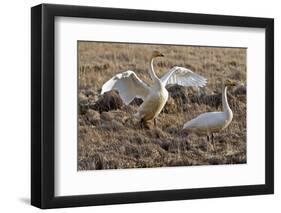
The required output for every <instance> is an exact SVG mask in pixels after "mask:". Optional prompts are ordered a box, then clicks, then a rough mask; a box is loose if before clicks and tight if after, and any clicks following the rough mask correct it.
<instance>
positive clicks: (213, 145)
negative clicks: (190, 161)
mask: <svg viewBox="0 0 281 213" xmlns="http://www.w3.org/2000/svg"><path fill="white" fill-rule="evenodd" d="M214 138H215V137H214V133H212V148H213V151H215V150H216V145H215V143H214Z"/></svg>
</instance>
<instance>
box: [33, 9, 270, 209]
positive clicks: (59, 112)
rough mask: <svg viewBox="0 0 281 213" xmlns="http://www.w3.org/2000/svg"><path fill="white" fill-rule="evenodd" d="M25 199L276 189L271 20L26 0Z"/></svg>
mask: <svg viewBox="0 0 281 213" xmlns="http://www.w3.org/2000/svg"><path fill="white" fill-rule="evenodd" d="M31 41H32V42H31V52H32V54H31V59H32V63H31V84H32V85H31V90H32V91H31V97H32V98H31V99H32V102H31V110H32V117H31V121H32V122H31V123H32V126H31V128H32V134H31V135H32V137H31V149H32V150H31V153H32V154H31V204H32V205H34V206H37V207H39V208H59V207H74V206H89V205H105V204H121V203H137V202H153V201H169V200H183V199H197V198H215V197H227V196H245V195H259V194H272V193H273V192H274V155H273V154H274V152H273V145H274V20H273V19H270V18H256V17H238V16H222V15H209V14H193V13H177V12H165V11H146V10H129V9H113V8H101V7H85V6H66V5H51V4H42V5H38V6H35V7H33V8H32V9H31Z"/></svg>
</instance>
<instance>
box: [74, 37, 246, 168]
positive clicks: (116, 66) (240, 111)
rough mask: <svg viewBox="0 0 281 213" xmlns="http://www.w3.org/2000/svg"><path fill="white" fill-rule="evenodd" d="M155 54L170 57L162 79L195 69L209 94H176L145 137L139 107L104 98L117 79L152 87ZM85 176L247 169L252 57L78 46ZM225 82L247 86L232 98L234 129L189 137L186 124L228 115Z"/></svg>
mask: <svg viewBox="0 0 281 213" xmlns="http://www.w3.org/2000/svg"><path fill="white" fill-rule="evenodd" d="M152 50H159V51H161V52H163V53H164V55H165V56H166V57H165V58H163V59H157V60H156V61H155V63H154V67H155V70H156V72H157V74H158V76H162V75H163V74H164V73H165V72H166V71H167V70H168V69H169V68H171V67H172V66H173V65H178V66H183V67H187V68H190V69H192V70H193V71H195V72H196V73H198V74H200V75H203V76H204V77H206V78H207V79H208V85H207V87H206V88H204V89H201V90H196V89H192V88H184V87H180V86H172V87H170V88H169V89H168V90H169V93H170V97H169V100H168V102H167V104H166V106H165V108H164V109H163V111H162V112H161V113H160V115H159V116H158V119H157V120H158V127H157V128H151V129H142V128H140V126H139V125H138V123H137V122H136V121H134V120H129V121H128V122H124V119H125V118H128V117H132V114H133V113H135V112H136V111H137V109H138V105H139V104H140V101H139V100H135V101H133V103H131V104H130V105H129V106H125V105H124V104H123V102H122V100H121V99H120V97H119V95H118V93H116V92H115V91H112V92H109V93H107V94H105V95H104V96H100V90H101V86H102V85H103V83H104V82H106V81H107V80H108V79H110V78H111V77H112V76H113V75H115V74H117V73H119V72H122V71H126V70H128V69H131V70H134V71H135V72H136V73H137V75H138V76H139V77H140V78H141V79H142V80H144V81H145V82H147V83H150V82H151V81H150V79H149V75H148V72H147V69H148V60H149V57H150V55H151V52H152ZM78 54H79V118H78V119H79V124H78V125H79V128H78V129H79V140H78V170H91V169H117V168H118V169H120V168H144V167H164V166H188V165H207V164H236V163H245V162H246V86H245V82H246V49H241V48H210V47H194V46H169V45H136V44H117V43H96V42H79V43H78ZM220 78H230V79H233V80H236V81H237V82H239V83H240V86H238V87H236V88H233V89H232V90H231V89H230V90H229V93H228V99H229V103H230V106H231V108H232V110H233V113H234V118H233V121H232V123H231V124H230V126H229V127H228V128H227V129H225V130H224V131H222V132H221V133H219V134H216V136H215V149H214V150H213V149H210V144H209V142H208V141H207V139H206V137H199V136H197V135H194V134H191V135H188V136H187V134H186V133H185V132H183V131H182V126H183V124H184V123H185V122H186V121H188V120H190V119H192V118H194V117H195V116H197V115H199V114H200V113H203V112H208V111H216V110H221V83H220V80H219V79H220Z"/></svg>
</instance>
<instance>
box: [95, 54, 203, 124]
mask: <svg viewBox="0 0 281 213" xmlns="http://www.w3.org/2000/svg"><path fill="white" fill-rule="evenodd" d="M157 57H164V55H163V54H162V53H160V52H159V51H153V53H152V56H151V58H150V66H149V74H150V77H151V79H152V80H153V83H152V85H150V86H149V85H147V84H146V83H144V82H143V81H142V80H141V79H139V78H138V76H137V75H136V74H135V73H134V72H133V71H131V70H128V71H125V72H122V73H119V74H117V75H115V76H114V77H113V78H111V79H110V80H108V81H107V82H105V83H104V85H103V86H102V91H101V94H104V93H105V92H107V91H110V90H117V91H118V92H119V95H120V97H121V98H122V100H123V101H124V102H125V104H127V105H128V104H129V103H130V102H131V101H132V100H133V99H134V98H135V97H138V98H141V99H142V100H143V103H142V104H141V106H140V107H139V109H138V112H137V113H136V114H135V117H137V118H138V119H140V121H141V123H142V124H144V125H145V127H148V125H147V121H149V120H152V119H154V125H155V126H156V119H155V118H156V117H157V116H158V115H159V113H160V112H161V110H162V109H163V107H164V105H165V104H166V102H167V100H168V96H169V93H168V91H167V89H166V88H165V87H166V85H168V84H179V85H182V86H195V87H204V86H205V85H206V83H207V80H206V79H205V78H204V77H202V76H200V75H198V74H196V73H194V72H192V71H191V70H189V69H186V68H184V67H178V66H175V67H173V68H172V69H170V70H169V71H168V72H167V73H166V74H165V75H164V76H163V77H162V78H158V77H157V76H156V74H155V72H154V69H153V61H154V59H155V58H157Z"/></svg>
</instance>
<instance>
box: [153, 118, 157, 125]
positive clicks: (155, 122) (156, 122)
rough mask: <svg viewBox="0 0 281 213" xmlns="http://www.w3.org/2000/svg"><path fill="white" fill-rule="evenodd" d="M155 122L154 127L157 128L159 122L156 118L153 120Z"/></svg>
mask: <svg viewBox="0 0 281 213" xmlns="http://www.w3.org/2000/svg"><path fill="white" fill-rule="evenodd" d="M153 122H154V127H157V120H156V118H154V119H153Z"/></svg>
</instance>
